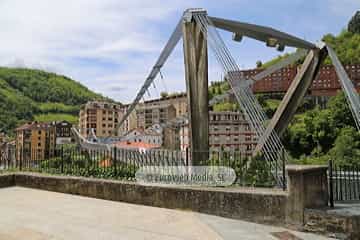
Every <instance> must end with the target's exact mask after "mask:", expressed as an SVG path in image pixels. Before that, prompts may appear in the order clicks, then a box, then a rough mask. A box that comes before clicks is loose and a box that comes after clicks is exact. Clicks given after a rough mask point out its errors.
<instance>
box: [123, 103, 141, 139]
mask: <svg viewBox="0 0 360 240" xmlns="http://www.w3.org/2000/svg"><path fill="white" fill-rule="evenodd" d="M129 107H130V104H127V105H124V106H123V107H122V112H123V114H125V113H126V112H127V111H128V109H129ZM136 127H137V120H136V111H132V112H131V113H130V115H129V116H128V117H127V118H126V119H125V121H124V123H123V124H122V126H121V128H120V133H119V134H120V135H121V136H123V135H125V134H127V133H128V132H130V131H131V130H133V129H135V128H136Z"/></svg>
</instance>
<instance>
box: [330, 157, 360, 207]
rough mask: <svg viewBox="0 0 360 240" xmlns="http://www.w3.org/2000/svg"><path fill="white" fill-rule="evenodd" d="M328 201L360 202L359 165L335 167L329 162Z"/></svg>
mask: <svg viewBox="0 0 360 240" xmlns="http://www.w3.org/2000/svg"><path fill="white" fill-rule="evenodd" d="M328 173H329V199H330V205H331V206H332V207H333V206H334V202H345V201H360V165H337V164H334V162H333V161H332V160H330V161H329V171H328Z"/></svg>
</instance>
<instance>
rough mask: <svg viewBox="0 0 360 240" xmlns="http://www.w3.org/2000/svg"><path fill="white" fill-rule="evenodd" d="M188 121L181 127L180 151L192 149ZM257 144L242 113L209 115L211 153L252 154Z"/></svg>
mask: <svg viewBox="0 0 360 240" xmlns="http://www.w3.org/2000/svg"><path fill="white" fill-rule="evenodd" d="M188 126H189V125H188V121H185V122H184V124H183V125H182V126H181V127H180V133H179V134H180V149H181V150H183V151H185V150H186V148H189V147H190V138H189V127H188ZM256 144H257V139H256V136H255V134H254V133H253V132H252V131H251V129H250V126H249V124H248V123H247V121H246V120H245V118H244V115H243V114H242V113H241V112H230V111H223V112H213V111H211V112H210V113H209V148H210V150H211V151H220V150H225V151H240V152H242V153H244V154H245V155H247V156H250V155H251V154H252V151H253V150H254V149H255V147H256Z"/></svg>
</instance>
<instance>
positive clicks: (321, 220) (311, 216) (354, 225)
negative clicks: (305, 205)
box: [304, 203, 360, 239]
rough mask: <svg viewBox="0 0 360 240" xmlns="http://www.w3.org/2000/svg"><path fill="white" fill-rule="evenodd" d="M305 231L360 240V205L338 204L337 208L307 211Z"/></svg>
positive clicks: (305, 214)
mask: <svg viewBox="0 0 360 240" xmlns="http://www.w3.org/2000/svg"><path fill="white" fill-rule="evenodd" d="M304 218H305V224H304V230H306V231H308V232H313V233H319V234H323V235H328V236H331V237H336V238H337V239H360V204H359V203H343V204H341V203H337V204H336V206H335V208H322V209H306V210H305V213H304Z"/></svg>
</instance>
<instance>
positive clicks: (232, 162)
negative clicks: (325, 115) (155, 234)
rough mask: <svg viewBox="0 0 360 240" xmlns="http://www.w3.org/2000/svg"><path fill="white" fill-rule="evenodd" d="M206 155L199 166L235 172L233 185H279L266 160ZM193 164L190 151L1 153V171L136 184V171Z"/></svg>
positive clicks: (214, 153) (215, 153)
mask: <svg viewBox="0 0 360 240" xmlns="http://www.w3.org/2000/svg"><path fill="white" fill-rule="evenodd" d="M207 154H208V159H207V160H206V161H203V162H200V163H198V165H200V166H226V167H231V168H233V169H234V170H235V173H236V175H237V179H236V181H235V183H234V185H241V186H259V187H273V186H275V185H276V181H275V179H274V177H273V176H274V174H273V172H272V171H273V170H272V168H271V167H270V166H268V165H267V162H266V161H264V159H261V158H251V157H248V156H245V155H244V154H242V153H241V152H239V151H209V152H207ZM191 162H192V161H191V154H190V151H188V150H187V151H177V150H164V149H154V150H147V151H139V150H131V149H120V148H115V147H114V148H111V149H110V150H108V151H99V150H96V151H91V150H90V151H89V150H83V149H81V148H78V147H61V148H57V149H54V150H52V151H47V152H44V151H42V150H39V149H32V150H30V151H26V150H24V149H12V150H8V151H2V152H0V171H1V170H17V171H35V172H44V173H50V174H63V175H72V176H85V177H96V178H111V179H126V180H135V173H136V171H137V170H138V169H139V168H140V167H143V166H188V165H191V164H192V163H191ZM283 169H284V170H283V172H279V173H276V174H277V175H278V176H279V175H280V176H282V177H283V179H285V166H284V167H283ZM279 187H283V188H285V186H279Z"/></svg>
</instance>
